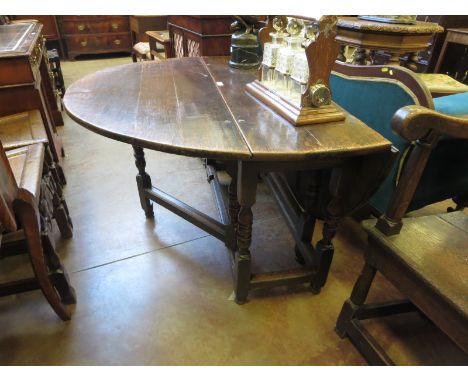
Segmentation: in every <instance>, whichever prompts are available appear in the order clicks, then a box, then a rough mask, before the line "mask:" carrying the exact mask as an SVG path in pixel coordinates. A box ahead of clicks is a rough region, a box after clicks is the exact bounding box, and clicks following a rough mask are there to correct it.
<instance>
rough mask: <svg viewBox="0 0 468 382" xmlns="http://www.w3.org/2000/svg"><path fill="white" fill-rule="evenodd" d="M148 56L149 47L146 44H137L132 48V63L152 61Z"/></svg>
mask: <svg viewBox="0 0 468 382" xmlns="http://www.w3.org/2000/svg"><path fill="white" fill-rule="evenodd" d="M152 59H153V58H152V57H151V55H150V45H149V43H147V42H138V43H136V44H135V45H133V48H132V61H133V62H137V61H146V60H152Z"/></svg>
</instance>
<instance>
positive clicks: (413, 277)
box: [336, 106, 468, 365]
mask: <svg viewBox="0 0 468 382" xmlns="http://www.w3.org/2000/svg"><path fill="white" fill-rule="evenodd" d="M392 128H393V131H394V132H396V133H397V134H398V135H399V136H401V137H403V138H404V139H406V140H408V141H411V142H415V145H414V148H413V149H412V151H411V152H410V153H409V154H408V157H407V159H406V164H405V166H404V168H403V170H402V174H401V176H400V178H399V182H398V184H397V186H396V188H395V190H394V192H393V194H392V197H391V200H390V203H389V204H388V207H387V210H386V213H385V214H384V215H383V216H382V217H381V218H379V219H378V220H375V219H373V220H368V221H364V222H363V227H364V229H365V230H366V232H367V233H368V247H367V250H366V253H365V265H364V268H363V270H362V272H361V275H360V276H359V278H358V280H357V282H356V284H355V286H354V289H353V291H352V294H351V297H350V298H349V299H348V300H347V301H346V302H345V304H344V306H343V308H342V310H341V313H340V316H339V318H338V321H337V324H336V331H337V333H338V334H339V335H340V336H341V337H349V338H350V340H351V342H352V343H353V344H354V345H355V346H356V347H357V348H358V350H359V351H360V352H361V353H362V354H363V355H364V356H365V358H366V359H367V360H368V362H369V363H371V364H375V365H391V364H393V363H392V360H391V359H390V358H389V357H388V355H387V354H386V353H385V351H384V350H383V349H382V348H381V347H380V346H379V344H378V343H377V342H376V340H375V339H374V338H373V337H372V336H371V335H370V333H369V332H368V331H367V330H366V329H365V328H364V326H363V325H362V324H361V321H362V320H365V319H368V318H376V317H382V316H387V315H391V314H397V313H403V312H408V311H412V310H418V311H420V312H422V313H423V314H424V315H425V316H427V317H428V318H429V319H430V320H431V321H432V322H433V323H434V324H435V325H437V326H438V327H439V328H440V329H441V330H442V331H443V332H445V333H446V334H447V335H448V336H449V337H450V338H451V339H452V340H453V341H454V342H455V343H456V344H457V345H458V346H459V347H460V348H461V349H463V350H464V351H465V352H467V353H468V264H467V263H466V256H467V253H468V252H467V251H468V215H466V214H464V213H463V212H462V211H456V212H450V213H445V214H441V215H433V216H423V217H407V218H404V215H405V213H406V211H407V210H408V207H409V206H410V203H411V201H412V199H413V195H414V193H415V191H416V190H417V187H418V183H419V182H420V179H421V178H422V174H423V172H424V170H425V167H426V165H427V163H428V160H429V158H430V154H431V151H432V150H433V149H434V148H435V147H436V146H437V144H438V143H439V142H441V141H442V139H447V136H450V137H454V138H459V139H460V138H461V139H467V138H468V119H467V118H458V117H453V116H447V115H444V114H441V113H437V112H435V111H433V110H430V109H427V108H424V107H421V106H406V107H403V108H401V109H399V110H398V111H397V113H396V114H395V115H394V117H393V119H392ZM446 170H447V171H449V170H450V169H449V168H447V169H446ZM377 271H378V272H380V273H381V274H382V275H383V276H384V277H386V278H387V279H388V280H389V281H390V282H391V283H392V284H393V285H394V286H395V287H396V288H397V289H399V290H400V292H402V293H403V294H404V295H405V296H407V297H408V300H406V301H400V302H395V301H392V302H387V303H382V304H372V305H370V304H365V300H366V298H367V294H368V292H369V290H370V287H371V284H372V281H373V279H374V276H375V274H376V272H377Z"/></svg>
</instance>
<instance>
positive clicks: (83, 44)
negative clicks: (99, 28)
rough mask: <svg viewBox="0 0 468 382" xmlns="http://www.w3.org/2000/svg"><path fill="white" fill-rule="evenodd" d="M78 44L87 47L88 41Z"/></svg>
mask: <svg viewBox="0 0 468 382" xmlns="http://www.w3.org/2000/svg"><path fill="white" fill-rule="evenodd" d="M80 44H81V46H86V45H88V41H81V42H80Z"/></svg>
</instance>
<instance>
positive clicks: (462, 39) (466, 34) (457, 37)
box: [434, 28, 468, 73]
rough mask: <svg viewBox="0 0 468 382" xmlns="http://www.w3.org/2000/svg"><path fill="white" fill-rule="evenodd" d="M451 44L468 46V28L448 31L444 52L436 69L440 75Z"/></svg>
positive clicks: (443, 46) (443, 47) (441, 52)
mask: <svg viewBox="0 0 468 382" xmlns="http://www.w3.org/2000/svg"><path fill="white" fill-rule="evenodd" d="M449 43H454V44H461V45H465V46H468V28H457V29H447V36H446V37H445V41H444V45H442V50H441V51H440V55H439V59H438V60H437V64H436V66H435V69H434V71H435V72H436V73H440V71H441V69H442V64H443V63H444V60H445V58H446V53H447V48H448V47H449ZM465 72H466V67H465Z"/></svg>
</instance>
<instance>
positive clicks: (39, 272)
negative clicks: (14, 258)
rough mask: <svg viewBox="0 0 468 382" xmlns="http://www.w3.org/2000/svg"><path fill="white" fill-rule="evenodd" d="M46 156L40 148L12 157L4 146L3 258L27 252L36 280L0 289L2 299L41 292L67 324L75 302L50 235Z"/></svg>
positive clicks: (0, 176)
mask: <svg viewBox="0 0 468 382" xmlns="http://www.w3.org/2000/svg"><path fill="white" fill-rule="evenodd" d="M44 155H45V145H44V144H42V143H37V144H33V145H29V146H24V147H21V148H18V149H15V150H11V151H9V152H8V156H7V155H6V153H5V151H4V150H3V146H2V145H1V143H0V180H1V181H0V258H1V257H4V256H7V255H12V254H19V253H24V252H27V253H28V254H29V257H30V260H31V264H32V268H33V271H34V274H35V277H34V278H28V279H24V280H19V281H13V282H7V283H3V284H0V297H1V296H6V295H10V294H15V293H21V292H27V291H30V290H34V289H41V290H42V293H43V294H44V296H45V297H46V299H47V301H48V302H49V304H50V305H51V307H52V308H53V309H54V311H55V312H56V313H57V315H58V316H59V317H60V318H61V319H62V320H69V319H70V317H71V311H70V306H71V305H72V304H74V303H75V302H76V298H75V292H74V290H73V287H71V286H70V284H69V281H68V276H67V274H66V272H65V270H64V268H63V266H62V264H61V262H60V259H59V257H58V256H57V254H56V253H55V250H54V247H53V245H52V242H51V240H50V237H49V232H48V229H47V228H48V224H49V222H50V216H47V215H50V214H48V213H47V212H48V211H50V210H51V209H52V208H53V207H51V206H52V204H53V201H52V200H51V192H50V187H49V186H48V185H47V180H44V179H49V180H50V179H51V175H50V170H49V169H48V168H47V166H45V167H44ZM0 265H1V264H0Z"/></svg>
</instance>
